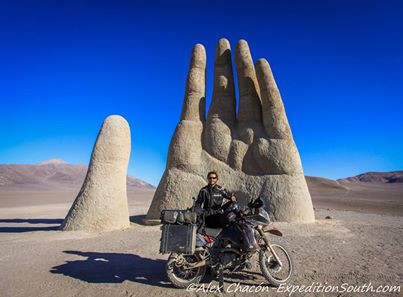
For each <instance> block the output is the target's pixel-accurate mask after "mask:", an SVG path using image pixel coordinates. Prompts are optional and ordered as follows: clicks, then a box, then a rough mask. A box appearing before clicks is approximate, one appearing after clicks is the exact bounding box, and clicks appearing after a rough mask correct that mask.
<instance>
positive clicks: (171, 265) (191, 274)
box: [165, 253, 206, 288]
mask: <svg viewBox="0 0 403 297" xmlns="http://www.w3.org/2000/svg"><path fill="white" fill-rule="evenodd" d="M182 256H183V257H184V258H185V259H186V261H187V262H188V263H195V262H198V261H199V259H198V258H197V257H196V256H195V255H182ZM178 257H179V254H174V253H173V254H171V255H170V256H169V258H168V262H167V264H166V268H165V270H166V274H167V277H168V279H169V281H170V282H171V283H172V284H173V285H174V286H175V287H177V288H187V287H188V286H189V285H191V284H198V283H200V281H201V280H202V279H203V277H204V275H205V274H206V266H202V267H197V268H194V269H188V270H185V269H182V268H181V266H180V265H177V261H178Z"/></svg>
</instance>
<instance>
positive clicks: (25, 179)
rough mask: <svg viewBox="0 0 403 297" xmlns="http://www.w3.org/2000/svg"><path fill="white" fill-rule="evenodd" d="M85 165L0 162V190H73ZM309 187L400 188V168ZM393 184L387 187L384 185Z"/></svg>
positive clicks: (318, 191)
mask: <svg viewBox="0 0 403 297" xmlns="http://www.w3.org/2000/svg"><path fill="white" fill-rule="evenodd" d="M86 173H87V166H86V165H78V164H68V163H66V162H65V161H64V160H61V159H51V160H47V161H44V162H41V163H38V164H27V165H22V164H21V165H20V164H0V190H6V191H13V190H38V191H58V190H76V189H77V188H80V187H81V185H82V183H83V180H84V178H85V174H86ZM306 180H307V183H308V187H309V190H310V192H311V194H312V196H313V198H314V196H317V195H322V194H323V193H325V192H329V191H331V192H334V191H342V192H343V191H344V192H345V191H349V192H351V191H353V192H354V191H355V190H357V189H360V190H361V192H362V190H363V189H369V190H371V191H374V190H376V189H384V188H385V187H386V188H388V189H389V188H393V189H400V188H401V189H403V171H391V172H367V173H363V174H360V175H357V176H354V177H347V178H343V179H338V180H332V179H327V178H323V177H313V176H306ZM392 184H395V186H393V187H390V186H388V185H392ZM127 186H128V190H141V189H144V190H152V189H155V187H154V186H152V185H151V184H149V183H147V182H145V181H142V180H140V179H137V178H135V177H131V176H128V177H127Z"/></svg>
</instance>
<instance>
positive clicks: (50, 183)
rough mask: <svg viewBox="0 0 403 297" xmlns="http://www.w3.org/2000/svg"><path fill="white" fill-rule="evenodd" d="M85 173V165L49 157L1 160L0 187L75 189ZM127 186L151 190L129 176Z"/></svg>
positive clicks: (9, 189) (51, 189)
mask: <svg viewBox="0 0 403 297" xmlns="http://www.w3.org/2000/svg"><path fill="white" fill-rule="evenodd" d="M86 173H87V166H86V165H77V164H68V163H66V162H65V161H63V160H61V159H51V160H47V161H44V162H41V163H38V164H29V165H28V164H27V165H23V164H21V165H20V164H0V190H5V191H13V190H38V191H58V190H77V189H78V188H80V187H81V185H82V183H83V181H84V178H85V175H86ZM127 189H128V190H151V189H154V186H152V185H150V184H149V183H147V182H145V181H142V180H140V179H137V178H134V177H131V176H128V177H127Z"/></svg>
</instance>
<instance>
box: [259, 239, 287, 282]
mask: <svg viewBox="0 0 403 297" xmlns="http://www.w3.org/2000/svg"><path fill="white" fill-rule="evenodd" d="M271 247H272V248H273V249H274V251H275V253H276V254H277V256H278V257H279V258H280V261H281V262H282V266H280V265H279V263H278V262H277V261H276V260H275V258H274V256H273V254H272V253H271V252H270V250H269V248H268V247H266V246H265V247H264V248H263V249H261V250H260V251H259V266H260V270H261V271H262V274H263V276H264V277H265V278H266V279H267V280H268V281H269V282H270V283H271V284H272V285H273V286H276V287H278V286H280V285H282V284H286V283H288V282H289V281H290V279H291V277H292V275H293V273H294V264H293V260H292V258H291V255H290V253H289V252H288V251H287V249H286V248H285V247H284V246H283V245H282V244H281V245H280V244H279V243H274V242H271Z"/></svg>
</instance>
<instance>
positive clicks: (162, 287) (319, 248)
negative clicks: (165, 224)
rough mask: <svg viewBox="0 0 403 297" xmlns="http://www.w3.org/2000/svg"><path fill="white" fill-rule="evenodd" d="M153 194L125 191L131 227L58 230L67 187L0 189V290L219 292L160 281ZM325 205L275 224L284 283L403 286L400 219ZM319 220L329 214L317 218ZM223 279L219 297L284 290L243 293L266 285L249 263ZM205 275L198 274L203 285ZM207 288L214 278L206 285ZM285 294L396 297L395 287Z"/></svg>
mask: <svg viewBox="0 0 403 297" xmlns="http://www.w3.org/2000/svg"><path fill="white" fill-rule="evenodd" d="M152 194H153V192H152V191H144V192H140V193H139V192H136V193H134V192H131V193H130V194H129V206H130V211H131V215H132V217H131V219H132V222H133V223H132V226H131V228H129V229H125V230H121V231H112V232H107V233H102V234H91V233H86V232H61V231H58V230H57V228H58V226H59V224H60V223H61V222H62V220H63V218H64V216H65V214H66V212H67V210H68V209H69V207H70V205H71V202H72V200H73V199H74V197H75V193H74V192H65V193H56V192H42V193H40V192H31V193H29V192H18V193H16V192H12V193H11V192H9V193H7V192H2V193H1V194H0V201H1V204H0V250H1V254H0V265H1V270H0V296H2V297H9V296H16V297H18V296H21V297H26V296H49V297H50V296H52V297H54V296H63V297H67V296H216V295H219V294H218V293H204V292H202V290H201V289H202V287H201V288H200V291H198V292H195V291H194V292H187V291H186V290H181V289H175V288H173V287H172V285H171V284H170V283H169V282H168V281H167V279H166V277H165V274H164V265H165V260H166V259H167V255H161V254H159V253H158V250H159V239H160V227H159V226H144V225H142V224H141V220H142V218H143V217H144V215H145V213H146V211H147V209H148V206H149V203H150V202H151V198H152ZM332 203H334V201H333V202H332ZM332 203H330V204H329V203H328V204H326V203H324V204H323V202H320V201H318V203H316V202H315V201H314V204H315V209H316V210H315V212H316V216H317V220H316V222H315V223H305V224H294V223H293V224H291V223H276V226H277V227H278V228H279V229H280V230H281V231H283V233H284V237H283V238H280V240H278V238H273V240H277V241H281V242H282V243H284V244H285V245H287V246H288V247H289V249H290V251H291V252H292V255H293V259H294V265H295V274H294V277H293V279H292V281H291V283H290V285H305V286H309V285H311V284H312V283H314V284H316V285H319V284H322V285H324V286H327V285H331V286H339V289H340V290H342V289H343V288H348V286H350V285H352V286H363V285H365V284H369V283H371V285H372V286H373V288H377V286H378V285H384V286H385V285H389V286H399V285H400V286H402V285H403V264H402V263H403V247H402V243H403V217H402V216H398V215H386V214H385V213H386V212H387V211H385V210H384V209H383V210H380V213H383V214H376V213H366V212H376V209H375V210H374V209H373V208H370V209H369V211H366V209H365V207H362V208H361V211H362V212H353V211H347V210H335V209H330V208H329V209H327V208H328V207H329V206H330V205H332ZM383 204H385V203H383ZM383 204H381V205H383ZM386 204H387V202H386ZM388 207H389V206H387V208H388ZM363 211H364V212H363ZM326 216H331V219H325V217H326ZM225 280H226V288H227V290H229V291H228V292H227V293H226V294H225V295H226V296H255V295H256V296H273V295H276V296H277V295H278V296H288V295H289V294H290V292H277V291H276V289H275V288H272V287H269V289H268V290H269V292H264V293H246V292H241V290H245V288H246V289H250V290H254V288H253V285H256V286H257V285H259V284H262V285H266V284H267V282H266V281H265V279H264V278H263V277H262V276H261V275H260V273H259V270H258V268H257V266H255V267H253V268H252V270H251V271H250V272H249V273H233V274H226V276H225ZM210 281H211V280H209V279H206V280H205V283H204V287H205V289H207V287H208V284H209V283H210ZM238 283H239V285H238V286H236V285H237V284H238ZM231 284H234V285H232V286H231ZM343 284H344V285H343ZM211 285H217V283H216V282H215V281H212V282H211ZM229 286H231V287H229ZM210 288H212V287H211V286H210ZM236 288H238V291H235V290H236ZM350 288H352V287H350ZM290 289H291V288H290ZM283 290H284V288H283ZM234 291H235V292H234ZM401 294H402V293H400V296H401ZM291 296H399V293H394V294H392V293H378V294H376V293H371V292H367V293H340V292H339V293H315V294H314V293H294V294H292V295H291Z"/></svg>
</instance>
